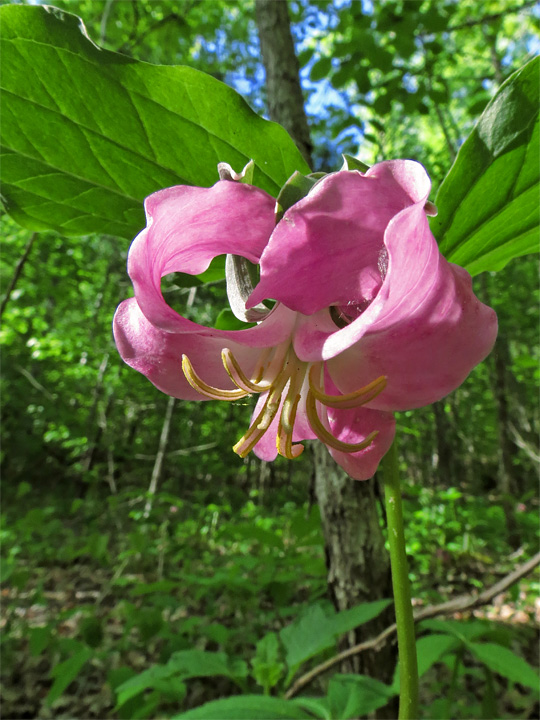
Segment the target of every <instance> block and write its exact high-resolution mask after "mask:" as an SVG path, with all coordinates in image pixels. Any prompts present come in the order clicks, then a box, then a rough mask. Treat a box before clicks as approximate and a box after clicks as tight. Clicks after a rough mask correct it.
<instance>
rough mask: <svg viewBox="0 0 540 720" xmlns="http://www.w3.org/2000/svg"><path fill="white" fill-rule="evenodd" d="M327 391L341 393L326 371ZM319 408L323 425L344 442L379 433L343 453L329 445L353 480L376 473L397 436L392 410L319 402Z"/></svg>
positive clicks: (362, 439) (369, 476) (356, 440)
mask: <svg viewBox="0 0 540 720" xmlns="http://www.w3.org/2000/svg"><path fill="white" fill-rule="evenodd" d="M324 386H325V391H326V392H327V393H329V394H331V395H337V394H339V391H338V389H337V387H336V386H335V384H334V383H333V382H332V379H331V377H330V376H329V374H328V368H326V372H325V380H324ZM317 412H318V413H319V418H320V419H321V422H322V423H323V425H324V426H325V427H326V428H327V429H328V430H329V431H330V433H331V434H332V435H333V436H334V437H335V438H337V439H338V440H341V441H342V442H346V443H349V444H350V445H354V444H355V443H359V442H363V441H364V440H365V439H366V438H367V436H368V435H369V434H370V433H372V432H374V431H377V432H378V434H377V436H376V437H375V439H374V440H373V442H371V443H370V445H368V446H367V447H366V448H364V449H363V450H360V451H359V452H355V453H344V452H341V451H339V450H335V449H334V448H332V447H329V446H327V448H328V452H329V453H330V455H332V457H333V458H334V460H335V461H336V462H337V464H338V465H340V466H341V467H342V468H343V469H344V470H345V472H346V473H348V474H349V475H350V476H351V477H352V478H353V479H354V480H368V479H369V478H371V477H373V475H374V474H375V471H376V470H377V467H378V465H379V462H380V461H381V458H382V457H383V456H384V455H385V454H386V452H387V451H388V450H389V448H390V445H391V444H392V441H393V439H394V434H395V426H396V422H395V420H394V416H393V415H392V413H388V412H379V411H378V410H369V409H367V408H365V407H360V408H352V409H350V410H340V409H335V408H327V407H324V406H323V405H321V404H320V403H317Z"/></svg>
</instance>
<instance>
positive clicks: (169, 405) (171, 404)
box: [144, 397, 176, 518]
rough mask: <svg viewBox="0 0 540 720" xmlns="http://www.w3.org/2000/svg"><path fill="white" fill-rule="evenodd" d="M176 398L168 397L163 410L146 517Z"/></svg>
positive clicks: (159, 472)
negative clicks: (163, 416) (165, 407)
mask: <svg viewBox="0 0 540 720" xmlns="http://www.w3.org/2000/svg"><path fill="white" fill-rule="evenodd" d="M175 402H176V398H174V397H170V398H169V401H168V403H167V410H166V411H165V420H164V421H163V427H162V429H161V437H160V439H159V448H158V452H157V455H156V462H155V463H154V469H153V471H152V478H151V480H150V487H149V488H148V495H149V497H148V500H147V501H146V505H145V508H144V517H145V518H147V517H148V516H149V515H150V510H151V509H152V500H153V497H154V495H155V494H156V490H157V486H158V482H159V478H160V475H161V467H162V465H163V458H164V456H165V450H166V448H167V442H168V440H169V430H170V428H171V417H172V411H173V409H174V405H175Z"/></svg>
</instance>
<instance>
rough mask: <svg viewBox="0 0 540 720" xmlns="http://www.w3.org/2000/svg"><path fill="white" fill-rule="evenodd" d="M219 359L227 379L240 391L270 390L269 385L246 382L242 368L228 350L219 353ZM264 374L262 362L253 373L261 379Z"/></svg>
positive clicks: (258, 391)
mask: <svg viewBox="0 0 540 720" xmlns="http://www.w3.org/2000/svg"><path fill="white" fill-rule="evenodd" d="M221 359H222V361H223V365H224V367H225V370H226V371H227V372H228V374H229V377H230V378H231V380H232V381H233V383H234V384H235V385H236V387H238V388H240V390H244V392H247V393H260V392H264V391H265V390H269V389H270V384H269V383H267V384H266V385H260V384H259V382H253V381H251V380H248V379H247V377H246V376H245V375H244V373H243V371H242V368H241V367H240V365H239V364H238V360H237V359H236V358H235V357H234V355H233V354H232V352H231V351H230V350H229V348H224V349H223V350H222V351H221ZM263 373H264V362H262V363H261V365H260V367H259V368H258V369H257V372H256V373H255V377H261V378H262V376H263Z"/></svg>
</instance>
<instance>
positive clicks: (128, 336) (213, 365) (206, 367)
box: [113, 298, 260, 400]
mask: <svg viewBox="0 0 540 720" xmlns="http://www.w3.org/2000/svg"><path fill="white" fill-rule="evenodd" d="M113 332H114V339H115V341H116V346H117V347H118V351H119V353H120V355H121V356H122V359H123V360H124V362H126V363H127V364H128V365H130V366H131V367H132V368H134V369H135V370H138V371H139V372H140V373H142V374H143V375H145V376H146V377H147V378H148V379H149V380H150V381H151V382H152V383H153V384H154V385H155V386H156V387H157V388H158V389H159V390H161V391H162V392H164V393H166V394H167V395H172V396H173V397H176V398H180V399H182V400H205V399H206V398H205V397H203V396H202V395H201V394H200V393H198V392H197V391H196V390H194V389H193V388H192V387H191V385H190V384H189V383H188V382H187V380H186V378H185V377H184V373H183V372H182V355H183V354H185V355H187V356H188V357H189V359H190V361H191V363H192V365H193V367H194V369H195V371H196V372H197V374H198V375H199V376H200V377H201V378H202V379H203V380H204V381H205V382H206V383H208V384H209V385H213V386H214V387H218V388H220V389H225V390H232V389H234V385H233V383H232V382H231V380H230V378H229V376H228V374H227V372H226V371H225V369H224V367H223V363H222V361H221V350H222V349H223V347H224V341H223V339H222V338H221V337H210V336H206V335H200V334H197V333H169V332H166V331H164V330H160V329H159V328H157V327H155V326H154V325H152V323H150V322H149V321H148V319H147V318H146V316H145V315H144V314H143V313H142V312H141V310H140V308H139V305H138V303H137V300H136V299H135V298H130V299H129V300H124V302H122V303H121V304H120V305H119V307H118V309H117V310H116V314H115V316H114V321H113ZM247 332H249V331H247ZM237 334H238V335H240V334H242V333H237ZM227 347H229V348H230V349H231V350H232V351H233V353H234V355H235V357H236V358H237V360H238V361H239V362H240V364H241V366H242V369H243V370H244V371H245V372H246V374H248V375H250V374H251V373H252V371H253V369H254V368H255V366H256V364H257V359H258V357H259V354H260V350H259V349H258V348H251V347H247V346H245V345H240V344H238V343H235V342H232V341H231V340H230V339H229V340H228V342H227Z"/></svg>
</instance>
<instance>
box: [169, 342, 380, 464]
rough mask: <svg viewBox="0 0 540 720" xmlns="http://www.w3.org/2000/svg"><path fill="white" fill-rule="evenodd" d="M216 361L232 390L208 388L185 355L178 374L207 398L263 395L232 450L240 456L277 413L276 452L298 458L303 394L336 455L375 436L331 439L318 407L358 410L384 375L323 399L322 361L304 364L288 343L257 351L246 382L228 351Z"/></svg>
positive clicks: (317, 429)
mask: <svg viewBox="0 0 540 720" xmlns="http://www.w3.org/2000/svg"><path fill="white" fill-rule="evenodd" d="M221 359H222V361H223V365H224V367H225V370H226V371H227V373H228V375H229V377H230V378H231V380H232V381H233V383H234V384H235V385H236V390H221V389H219V388H216V387H213V386H212V385H208V384H207V383H205V382H204V380H203V379H202V378H200V377H199V375H197V373H196V372H195V370H194V368H193V365H192V364H191V362H190V360H189V358H188V357H187V355H183V356H182V370H183V372H184V375H185V376H186V379H187V381H188V382H189V384H190V385H191V387H193V388H194V389H195V390H197V392H199V393H200V394H201V395H204V396H205V397H207V398H210V399H212V400H228V401H232V400H239V399H240V398H243V397H246V396H247V395H251V394H254V393H257V394H261V395H262V394H265V395H266V398H265V400H264V403H263V405H262V408H261V410H260V411H259V413H258V414H257V416H256V417H254V419H253V420H252V422H251V425H250V426H249V428H248V430H247V432H246V433H245V434H244V435H243V436H242V437H241V438H240V440H239V441H238V442H237V443H236V445H235V446H234V447H233V450H234V451H235V453H237V454H238V455H240V457H242V458H244V457H246V455H248V453H250V452H251V450H253V448H254V447H255V445H256V444H257V443H258V442H259V440H260V439H261V438H262V437H263V435H264V434H265V433H266V432H267V431H268V429H269V428H270V425H271V424H272V422H273V421H274V419H275V418H276V417H277V416H278V413H279V422H278V429H277V434H276V447H277V450H278V453H279V454H280V455H283V457H286V458H289V459H290V460H292V459H294V458H297V457H299V456H300V455H301V454H302V452H303V451H304V446H303V445H301V444H299V443H294V444H293V433H294V424H295V421H296V416H297V411H298V404H299V402H300V400H301V399H302V395H304V396H305V404H306V416H307V419H308V422H309V425H310V427H311V429H312V431H313V433H314V434H315V436H316V437H317V438H319V440H321V441H322V442H324V443H325V444H326V445H328V446H329V447H332V448H334V449H335V450H339V451H340V452H345V453H353V452H358V451H359V450H363V449H364V448H366V447H367V446H368V445H370V444H371V443H372V442H373V440H374V439H375V437H376V436H377V432H376V431H375V432H372V433H370V434H369V435H368V436H367V437H366V438H365V440H363V441H362V442H358V443H345V442H342V441H341V440H339V439H338V438H336V437H334V435H332V433H331V432H330V429H329V428H328V427H327V425H328V421H326V424H325V422H323V420H321V418H320V417H319V412H318V409H317V405H318V404H320V405H323V406H325V407H327V408H338V409H339V408H341V409H350V408H355V407H360V406H362V405H365V404H366V403H368V402H370V401H371V400H373V399H374V398H376V397H377V395H378V394H379V393H381V392H382V391H383V390H384V388H385V387H386V377H384V376H383V375H381V377H378V378H377V379H376V380H374V381H373V382H371V383H369V384H368V385H366V386H364V387H362V388H360V389H359V390H356V391H355V392H352V393H348V394H346V395H328V394H326V393H325V392H324V390H323V386H322V384H323V380H324V363H322V362H316V363H307V362H303V361H301V360H299V358H298V357H297V356H296V353H295V352H294V349H293V347H292V345H291V344H290V343H289V342H286V343H282V344H281V345H278V346H277V347H275V348H268V349H265V350H263V351H262V352H261V354H260V356H259V359H258V362H257V366H256V369H255V371H254V373H253V375H252V377H251V378H248V377H247V376H246V375H245V374H244V372H243V371H242V369H241V367H240V365H239V364H238V361H237V360H236V358H235V357H234V355H233V354H232V352H231V351H230V350H229V349H228V348H224V349H223V350H222V351H221Z"/></svg>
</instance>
